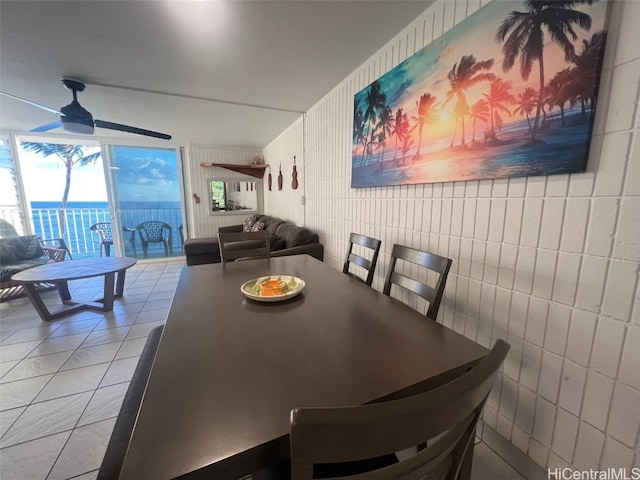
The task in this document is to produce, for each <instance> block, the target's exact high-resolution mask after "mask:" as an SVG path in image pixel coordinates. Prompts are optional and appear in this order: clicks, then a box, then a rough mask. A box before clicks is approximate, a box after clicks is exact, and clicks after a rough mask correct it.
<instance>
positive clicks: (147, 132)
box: [94, 120, 171, 140]
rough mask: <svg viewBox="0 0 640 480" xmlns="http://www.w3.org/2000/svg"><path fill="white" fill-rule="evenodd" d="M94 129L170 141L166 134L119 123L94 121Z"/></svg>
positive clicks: (169, 136)
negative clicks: (106, 129) (104, 129)
mask: <svg viewBox="0 0 640 480" xmlns="http://www.w3.org/2000/svg"><path fill="white" fill-rule="evenodd" d="M94 124H95V126H96V127H100V128H108V129H110V130H119V131H121V132H128V133H135V134H137V135H146V136H147V137H155V138H161V139H163V140H171V135H167V134H166V133H159V132H153V131H151V130H145V129H144V128H137V127H130V126H129V125H122V124H120V123H113V122H105V121H104V120H94Z"/></svg>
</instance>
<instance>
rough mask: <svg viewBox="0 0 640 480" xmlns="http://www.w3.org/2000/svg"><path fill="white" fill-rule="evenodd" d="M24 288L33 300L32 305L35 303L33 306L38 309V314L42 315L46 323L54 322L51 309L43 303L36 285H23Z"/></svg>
mask: <svg viewBox="0 0 640 480" xmlns="http://www.w3.org/2000/svg"><path fill="white" fill-rule="evenodd" d="M22 288H24V290H25V291H26V292H27V296H28V297H29V299H30V300H31V303H33V306H34V308H35V309H36V312H38V315H40V318H41V319H42V320H44V321H45V322H48V321H50V320H53V317H52V316H51V313H50V312H49V309H48V308H47V306H46V305H45V304H44V302H43V301H42V298H40V292H38V290H37V289H36V286H35V284H34V283H25V284H23V285H22Z"/></svg>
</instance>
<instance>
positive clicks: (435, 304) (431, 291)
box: [382, 244, 452, 320]
mask: <svg viewBox="0 0 640 480" xmlns="http://www.w3.org/2000/svg"><path fill="white" fill-rule="evenodd" d="M398 259H400V260H405V261H407V262H411V263H414V264H416V265H420V266H421V267H425V268H427V269H428V270H432V271H434V272H436V274H437V279H436V282H435V286H434V287H431V286H429V285H427V284H426V283H423V282H419V281H418V280H415V279H413V278H410V277H408V276H406V275H404V274H402V273H400V272H397V271H396V265H397V260H398ZM451 263H452V260H451V259H450V258H446V257H441V256H440V255H436V254H434V253H429V252H425V251H422V250H418V249H415V248H411V247H405V246H404V245H398V244H395V245H394V246H393V249H392V250H391V261H390V262H389V269H388V270H387V277H386V279H385V282H384V288H383V290H382V293H384V294H385V295H390V294H391V285H392V284H395V285H398V286H399V287H402V288H404V289H406V290H409V291H410V292H412V293H415V294H416V295H419V296H420V297H422V298H424V299H425V300H427V301H428V302H429V308H428V309H427V317H429V318H431V319H432V320H435V319H436V317H437V316H438V309H439V308H440V301H441V300H442V294H443V293H444V287H445V285H446V283H447V275H449V269H450V268H451Z"/></svg>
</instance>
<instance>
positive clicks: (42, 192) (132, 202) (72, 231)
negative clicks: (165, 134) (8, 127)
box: [18, 136, 183, 259]
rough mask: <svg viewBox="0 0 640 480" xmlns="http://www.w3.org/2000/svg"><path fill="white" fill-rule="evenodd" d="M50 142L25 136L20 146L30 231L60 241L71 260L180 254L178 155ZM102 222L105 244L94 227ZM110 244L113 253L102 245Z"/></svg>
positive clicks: (172, 151) (87, 143)
mask: <svg viewBox="0 0 640 480" xmlns="http://www.w3.org/2000/svg"><path fill="white" fill-rule="evenodd" d="M47 142H49V140H45V139H41V138H37V137H31V136H29V137H26V136H25V137H24V138H20V141H19V143H18V145H19V146H20V149H19V161H20V169H21V172H22V175H21V178H22V181H23V185H24V191H25V197H26V203H25V205H24V206H25V207H26V208H24V212H23V214H22V217H23V218H25V220H26V223H27V224H29V225H28V226H29V227H30V228H29V230H30V233H33V234H35V235H37V236H38V237H40V238H42V239H45V240H47V239H57V238H62V239H63V240H64V242H65V243H66V246H67V247H68V249H69V253H70V254H72V255H73V258H82V257H87V256H98V255H125V256H132V257H136V258H139V259H142V258H155V257H163V258H164V257H166V256H177V255H182V240H183V204H182V201H181V199H182V191H183V189H182V183H181V182H182V179H181V176H180V172H181V169H180V164H179V156H178V153H179V152H178V151H177V150H175V149H159V148H152V147H129V146H107V147H106V149H103V148H101V147H100V145H99V143H98V142H95V141H90V140H89V141H84V143H82V144H74V143H65V142H63V141H60V140H52V141H51V142H60V143H47ZM103 155H104V157H105V158H104V163H103ZM100 223H102V224H107V227H108V230H109V238H108V239H106V240H105V237H104V235H103V234H104V232H98V231H97V230H96V228H93V229H92V226H93V225H95V224H100ZM158 226H160V227H161V230H162V231H161V232H159V231H158ZM158 235H160V238H156V237H158ZM105 241H107V242H108V243H109V245H111V248H109V249H106V248H104V245H105ZM165 247H166V248H165Z"/></svg>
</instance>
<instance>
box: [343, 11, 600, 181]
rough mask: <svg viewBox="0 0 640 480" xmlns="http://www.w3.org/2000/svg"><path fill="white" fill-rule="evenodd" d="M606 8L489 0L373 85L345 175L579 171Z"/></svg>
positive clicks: (360, 111) (359, 103)
mask: <svg viewBox="0 0 640 480" xmlns="http://www.w3.org/2000/svg"><path fill="white" fill-rule="evenodd" d="M607 8H608V2H607V1H605V0H600V1H593V2H591V1H584V0H583V1H580V0H576V1H566V0H563V1H553V0H495V1H492V2H490V3H489V4H487V5H486V6H484V7H482V8H481V9H480V10H478V11H477V12H475V13H474V14H473V15H471V16H469V17H468V18H466V19H465V20H464V21H462V22H461V23H459V24H458V25H457V26H455V27H454V28H452V29H451V30H449V31H447V32H446V33H445V34H443V35H442V36H441V37H439V38H438V39H437V40H435V41H433V42H432V43H430V44H429V45H427V46H426V47H425V48H423V49H422V50H420V51H418V52H417V53H415V54H414V55H412V56H411V57H409V58H408V59H407V60H405V61H404V62H402V63H401V64H399V65H398V66H396V67H395V68H393V69H392V70H391V71H389V72H388V73H386V74H385V75H383V76H382V77H380V78H379V79H377V80H376V81H374V82H373V83H372V84H371V85H368V86H367V87H366V88H364V89H363V90H361V91H360V92H358V93H357V94H356V95H355V97H354V116H353V147H352V175H351V186H352V187H354V188H358V187H372V186H381V185H404V184H417V183H435V182H449V181H457V180H462V181H464V180H474V179H489V178H505V177H518V176H520V177H522V176H530V175H553V174H563V173H575V172H583V171H585V169H586V163H587V157H588V153H589V143H590V140H591V129H592V126H593V119H594V114H595V109H596V105H597V101H596V100H597V99H596V95H597V90H598V84H599V79H600V71H601V66H602V57H603V55H604V45H605V39H606V29H605V28H606V18H607Z"/></svg>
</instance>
